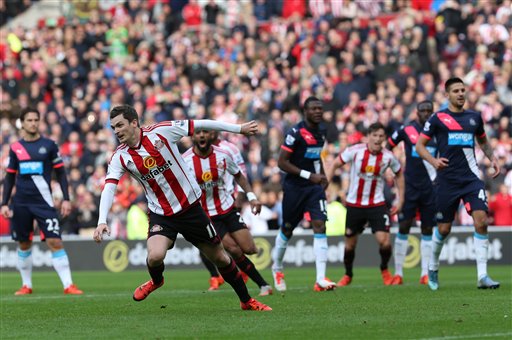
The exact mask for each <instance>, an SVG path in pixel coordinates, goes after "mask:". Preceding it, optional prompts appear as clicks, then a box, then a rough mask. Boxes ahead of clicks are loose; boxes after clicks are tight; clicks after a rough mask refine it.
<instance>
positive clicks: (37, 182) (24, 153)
mask: <svg viewBox="0 0 512 340" xmlns="http://www.w3.org/2000/svg"><path fill="white" fill-rule="evenodd" d="M40 118H41V115H40V114H39V112H38V111H37V110H35V109H32V108H26V109H23V110H22V111H21V114H20V121H21V129H22V131H23V138H22V139H20V140H19V141H17V142H15V143H13V144H11V146H10V149H9V164H8V165H7V174H6V176H5V186H4V192H3V198H2V207H1V208H0V209H1V213H2V215H3V216H4V217H5V218H12V227H11V235H12V238H13V240H15V241H18V246H19V248H18V269H19V271H20V274H21V280H22V287H21V288H20V289H19V290H18V291H16V293H15V295H27V294H32V240H33V236H34V220H36V221H37V224H38V226H39V233H40V235H41V240H42V241H45V242H46V244H47V245H48V248H50V251H51V252H52V264H53V268H55V271H56V272H57V274H58V275H59V278H60V280H61V282H62V285H63V287H64V294H73V295H80V294H82V293H83V292H82V291H81V290H80V289H78V288H77V286H76V285H75V284H73V280H72V279H71V269H70V267H69V259H68V255H67V254H66V250H65V249H64V245H63V243H62V239H61V230H60V225H59V219H58V216H57V211H56V209H55V207H54V205H53V198H52V192H51V186H50V181H51V175H52V171H53V170H55V173H56V175H57V179H58V181H59V184H60V188H61V190H62V194H63V198H64V199H63V201H62V204H61V209H60V212H61V215H62V216H67V215H68V214H69V213H70V212H71V203H70V202H69V192H68V180H67V178H66V170H65V169H64V163H63V162H62V159H61V158H60V155H59V147H58V146H57V144H55V142H54V141H52V140H50V139H47V138H44V137H42V136H41V135H40V134H39V122H40ZM14 185H16V194H15V195H14V197H13V198H12V210H11V208H10V207H9V205H8V204H9V199H10V197H11V193H12V189H13V187H14Z"/></svg>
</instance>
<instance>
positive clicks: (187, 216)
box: [148, 204, 220, 246]
mask: <svg viewBox="0 0 512 340" xmlns="http://www.w3.org/2000/svg"><path fill="white" fill-rule="evenodd" d="M178 234H181V235H183V237H184V238H185V239H186V240H187V241H189V242H190V243H192V244H193V245H195V246H197V245H198V244H199V243H210V244H219V243H220V237H219V235H218V234H217V232H216V231H215V228H214V227H213V224H212V222H211V221H210V219H209V218H208V216H207V215H206V213H205V212H204V210H203V208H201V205H200V204H194V205H192V206H191V207H190V208H188V209H187V210H186V211H184V212H182V213H179V214H178V215H173V216H162V215H158V214H155V213H153V212H149V231H148V238H150V237H151V236H153V235H162V236H165V237H167V238H169V239H171V240H173V241H176V237H177V236H178Z"/></svg>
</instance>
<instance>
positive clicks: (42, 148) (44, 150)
mask: <svg viewBox="0 0 512 340" xmlns="http://www.w3.org/2000/svg"><path fill="white" fill-rule="evenodd" d="M38 152H39V153H40V154H42V155H44V154H46V153H47V152H48V151H47V150H46V148H45V147H44V146H41V147H40V148H39V151H38Z"/></svg>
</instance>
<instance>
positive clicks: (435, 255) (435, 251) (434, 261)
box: [428, 228, 446, 270]
mask: <svg viewBox="0 0 512 340" xmlns="http://www.w3.org/2000/svg"><path fill="white" fill-rule="evenodd" d="M445 239H446V236H443V235H441V234H440V233H439V230H438V229H437V228H434V232H433V233H432V253H431V254H432V255H431V258H430V262H429V264H428V269H429V270H439V256H440V255H441V250H443V245H444V240H445Z"/></svg>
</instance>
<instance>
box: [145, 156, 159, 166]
mask: <svg viewBox="0 0 512 340" xmlns="http://www.w3.org/2000/svg"><path fill="white" fill-rule="evenodd" d="M142 164H144V167H145V168H146V169H152V168H154V167H155V166H156V159H154V158H153V157H151V156H146V157H144V159H143V160H142Z"/></svg>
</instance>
